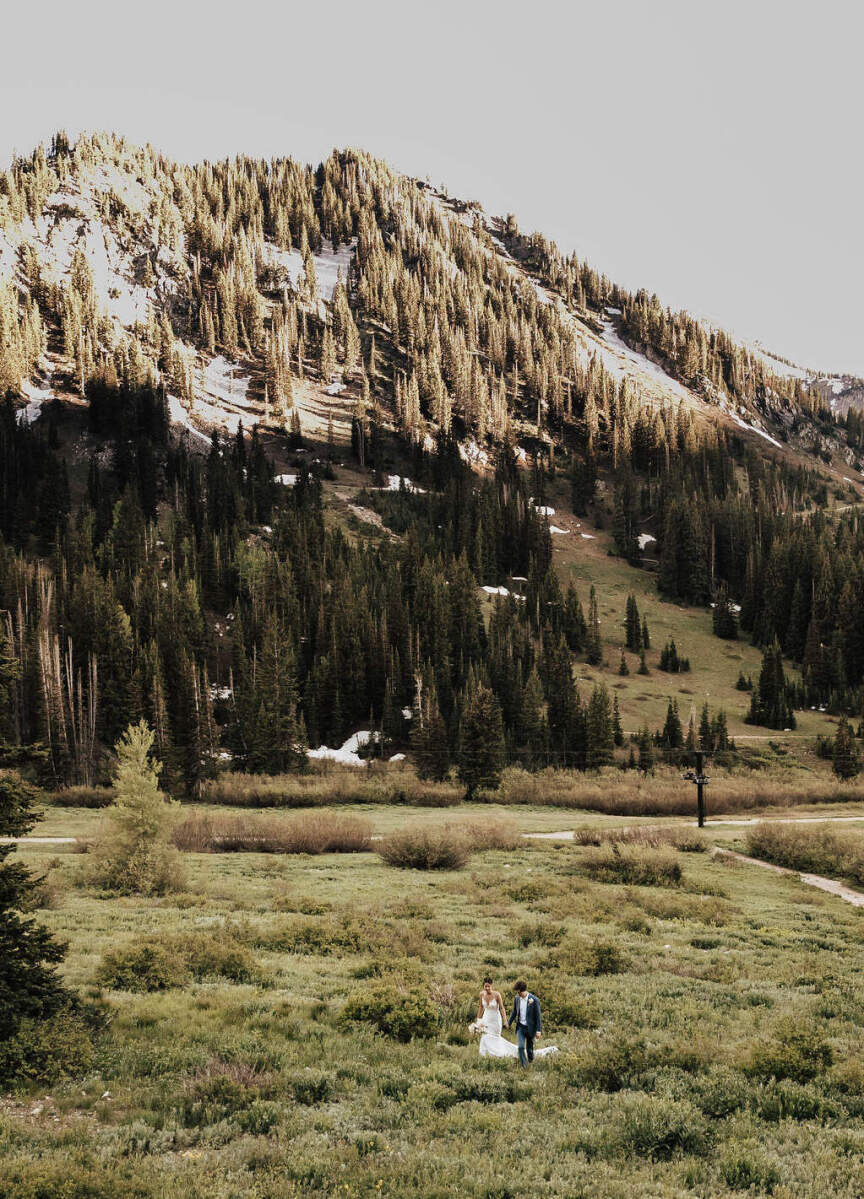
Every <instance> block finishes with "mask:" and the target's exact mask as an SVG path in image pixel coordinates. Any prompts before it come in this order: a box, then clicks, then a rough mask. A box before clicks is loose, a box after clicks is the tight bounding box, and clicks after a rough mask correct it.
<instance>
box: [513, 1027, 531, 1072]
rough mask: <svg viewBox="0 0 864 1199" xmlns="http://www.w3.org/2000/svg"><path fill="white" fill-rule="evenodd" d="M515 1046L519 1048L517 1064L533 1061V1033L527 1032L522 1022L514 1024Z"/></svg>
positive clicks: (524, 1064)
mask: <svg viewBox="0 0 864 1199" xmlns="http://www.w3.org/2000/svg"><path fill="white" fill-rule="evenodd" d="M516 1048H517V1049H518V1050H519V1064H520V1065H522V1066H527V1065H528V1063H529V1062H533V1061H534V1035H533V1033H529V1032H528V1029H527V1028H526V1027H525V1025H524V1024H517V1025H516Z"/></svg>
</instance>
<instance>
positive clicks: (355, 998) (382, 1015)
mask: <svg viewBox="0 0 864 1199" xmlns="http://www.w3.org/2000/svg"><path fill="white" fill-rule="evenodd" d="M340 1018H341V1021H342V1023H344V1024H368V1025H371V1026H372V1027H373V1028H376V1029H377V1030H378V1031H379V1032H382V1033H384V1034H385V1036H388V1037H392V1038H393V1039H394V1040H396V1041H403V1042H407V1041H410V1040H412V1039H413V1038H414V1037H421V1038H427V1037H434V1036H435V1035H436V1033H437V1032H438V1029H439V1015H438V1011H437V1009H436V1008H435V1006H434V1004H433V1003H432V1000H431V999H430V997H429V994H428V991H427V990H426V989H425V988H420V987H416V986H409V987H406V986H404V984H403V983H402V982H401V981H399V980H391V979H387V978H382V979H379V980H377V981H376V982H373V983H370V984H368V985H367V986H365V987H363V988H362V989H361V990H359V991H355V992H354V993H353V994H352V995H349V997H348V999H347V1001H346V1003H345V1006H344V1007H343V1009H342V1013H341V1017H340Z"/></svg>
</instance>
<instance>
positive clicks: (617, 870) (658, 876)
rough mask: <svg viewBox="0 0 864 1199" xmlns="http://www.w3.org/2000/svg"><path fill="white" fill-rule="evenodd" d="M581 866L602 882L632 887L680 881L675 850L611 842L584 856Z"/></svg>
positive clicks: (678, 884)
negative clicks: (672, 851)
mask: <svg viewBox="0 0 864 1199" xmlns="http://www.w3.org/2000/svg"><path fill="white" fill-rule="evenodd" d="M584 869H585V871H586V873H587V874H588V875H589V876H590V877H591V878H593V879H595V880H596V881H597V882H603V883H624V884H626V885H627V886H632V887H678V886H680V884H681V866H680V864H679V862H678V860H677V858H676V857H675V855H674V853H671V852H669V851H668V850H664V849H653V848H651V847H647V848H642V847H638V848H634V847H633V846H622V845H619V844H617V843H614V842H613V844H612V845H609V846H602V847H601V848H600V849H598V850H596V851H595V852H594V853H592V854H591V855H590V856H589V857H587V858H586V859H585V862H584Z"/></svg>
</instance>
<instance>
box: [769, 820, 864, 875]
mask: <svg viewBox="0 0 864 1199" xmlns="http://www.w3.org/2000/svg"><path fill="white" fill-rule="evenodd" d="M747 852H748V853H749V854H750V855H751V856H752V857H754V858H762V859H763V860H764V861H766V862H773V863H774V864H775V865H776V866H785V867H786V868H787V869H789V870H801V871H805V872H807V873H811V874H827V875H829V876H832V877H834V878H846V879H849V881H850V882H852V883H855V884H858V885H859V886H862V885H864V837H862V836H861V833H860V832H857V831H851V830H845V831H843V832H836V831H834V830H833V829H831V828H828V827H825V826H822V827H819V826H818V825H816V826H814V825H806V826H803V827H802V826H796V825H793V824H788V823H787V824H770V823H766V824H757V825H755V826H754V827H753V828H752V829H750V830H749V831H748V833H747Z"/></svg>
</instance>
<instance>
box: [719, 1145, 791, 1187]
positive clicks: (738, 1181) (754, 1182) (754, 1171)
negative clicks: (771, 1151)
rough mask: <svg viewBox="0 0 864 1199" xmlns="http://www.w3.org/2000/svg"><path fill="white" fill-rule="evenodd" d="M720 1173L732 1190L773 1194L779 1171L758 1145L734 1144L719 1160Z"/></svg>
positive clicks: (778, 1180)
mask: <svg viewBox="0 0 864 1199" xmlns="http://www.w3.org/2000/svg"><path fill="white" fill-rule="evenodd" d="M720 1174H721V1176H722V1178H723V1181H724V1182H725V1183H726V1185H727V1187H729V1189H730V1190H732V1191H755V1192H757V1193H759V1194H763V1195H773V1194H774V1188H775V1187H776V1186H777V1185H778V1183H779V1182H780V1171H779V1170H778V1168H777V1166H776V1165H775V1163H774V1162H772V1161H771V1160H770V1159H769V1158H768V1157H767V1156H766V1154H765V1153H764V1151H763V1150H761V1149H760V1148H759V1147H758V1146H749V1145H748V1146H746V1147H745V1146H736V1147H735V1148H734V1149H730V1150H729V1151H728V1152H727V1153H726V1154H725V1155H724V1156H723V1158H722V1159H721V1161H720Z"/></svg>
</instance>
